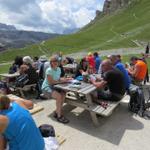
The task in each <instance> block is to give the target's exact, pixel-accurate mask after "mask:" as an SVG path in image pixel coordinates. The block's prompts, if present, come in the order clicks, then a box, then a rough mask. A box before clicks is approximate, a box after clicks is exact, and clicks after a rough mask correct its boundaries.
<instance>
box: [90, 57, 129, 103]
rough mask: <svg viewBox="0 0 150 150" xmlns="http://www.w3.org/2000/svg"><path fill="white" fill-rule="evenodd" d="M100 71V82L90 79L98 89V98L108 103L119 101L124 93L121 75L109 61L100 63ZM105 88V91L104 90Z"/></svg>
mask: <svg viewBox="0 0 150 150" xmlns="http://www.w3.org/2000/svg"><path fill="white" fill-rule="evenodd" d="M101 69H102V73H103V75H102V76H103V78H102V79H101V80H100V81H97V80H92V79H91V82H92V83H93V85H95V86H96V87H97V88H98V92H97V94H98V95H97V96H98V98H99V99H102V100H109V101H119V100H121V99H122V97H123V95H124V94H125V91H126V89H125V84H124V77H123V74H122V73H121V72H120V71H119V70H118V69H116V68H114V67H113V65H112V63H111V61H110V60H109V59H106V60H104V61H102V64H101ZM105 86H107V88H108V89H107V90H104V88H105ZM102 89H103V90H102Z"/></svg>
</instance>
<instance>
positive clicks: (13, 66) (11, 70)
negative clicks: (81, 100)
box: [9, 56, 23, 74]
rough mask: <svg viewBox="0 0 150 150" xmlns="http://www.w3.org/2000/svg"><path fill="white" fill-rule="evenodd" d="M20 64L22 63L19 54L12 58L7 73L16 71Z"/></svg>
mask: <svg viewBox="0 0 150 150" xmlns="http://www.w3.org/2000/svg"><path fill="white" fill-rule="evenodd" d="M22 64H23V60H22V57H21V56H16V58H15V60H14V63H13V64H12V66H11V67H10V68H9V73H10V74H13V73H15V72H17V71H18V70H19V68H20V66H21V65H22Z"/></svg>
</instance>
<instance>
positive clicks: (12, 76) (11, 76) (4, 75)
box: [0, 72, 20, 78]
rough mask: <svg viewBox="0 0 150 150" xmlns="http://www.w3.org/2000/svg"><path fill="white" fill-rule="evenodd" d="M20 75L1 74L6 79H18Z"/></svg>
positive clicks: (17, 73)
mask: <svg viewBox="0 0 150 150" xmlns="http://www.w3.org/2000/svg"><path fill="white" fill-rule="evenodd" d="M19 75H20V74H19V72H16V73H13V74H9V73H1V74H0V76H1V77H4V78H15V77H18V76H19Z"/></svg>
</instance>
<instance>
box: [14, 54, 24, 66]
mask: <svg viewBox="0 0 150 150" xmlns="http://www.w3.org/2000/svg"><path fill="white" fill-rule="evenodd" d="M15 64H16V65H18V66H19V67H20V66H21V65H22V64H23V59H22V57H21V56H16V58H15Z"/></svg>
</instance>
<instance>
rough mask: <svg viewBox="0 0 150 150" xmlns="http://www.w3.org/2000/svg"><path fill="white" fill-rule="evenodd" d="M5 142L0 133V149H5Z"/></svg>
mask: <svg viewBox="0 0 150 150" xmlns="http://www.w3.org/2000/svg"><path fill="white" fill-rule="evenodd" d="M6 143H7V142H6V140H5V138H4V137H3V136H2V135H0V150H5V148H6Z"/></svg>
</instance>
